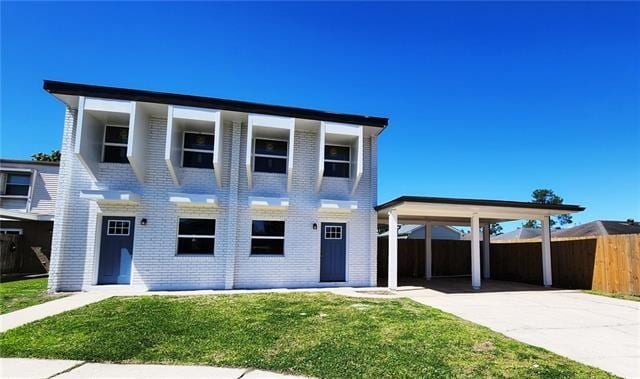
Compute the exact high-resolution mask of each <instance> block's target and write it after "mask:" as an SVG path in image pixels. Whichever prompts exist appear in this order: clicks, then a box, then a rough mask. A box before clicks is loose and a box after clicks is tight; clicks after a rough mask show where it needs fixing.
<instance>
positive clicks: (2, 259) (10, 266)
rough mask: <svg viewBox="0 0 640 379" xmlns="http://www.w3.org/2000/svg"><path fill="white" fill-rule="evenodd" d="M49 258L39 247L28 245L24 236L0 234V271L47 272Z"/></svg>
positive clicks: (19, 272)
mask: <svg viewBox="0 0 640 379" xmlns="http://www.w3.org/2000/svg"><path fill="white" fill-rule="evenodd" d="M48 269H49V260H48V258H47V257H46V256H45V255H44V254H43V253H42V251H41V248H40V247H30V246H28V244H27V243H26V242H25V240H24V236H22V235H17V234H0V273H2V274H37V273H44V272H47V271H48Z"/></svg>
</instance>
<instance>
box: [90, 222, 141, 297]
mask: <svg viewBox="0 0 640 379" xmlns="http://www.w3.org/2000/svg"><path fill="white" fill-rule="evenodd" d="M134 228H135V218H133V217H103V218H102V234H101V235H102V239H101V241H100V267H99V268H98V284H129V282H130V277H131V259H132V258H133V232H134Z"/></svg>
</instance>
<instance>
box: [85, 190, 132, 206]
mask: <svg viewBox="0 0 640 379" xmlns="http://www.w3.org/2000/svg"><path fill="white" fill-rule="evenodd" d="M80 198H81V199H86V200H89V201H94V202H96V203H98V204H113V205H132V204H138V203H139V202H140V195H138V194H137V193H134V192H131V191H108V190H84V191H80Z"/></svg>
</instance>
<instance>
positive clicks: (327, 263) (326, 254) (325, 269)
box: [320, 222, 347, 282]
mask: <svg viewBox="0 0 640 379" xmlns="http://www.w3.org/2000/svg"><path fill="white" fill-rule="evenodd" d="M320 232H321V233H322V236H321V244H320V281H321V282H344V281H345V280H346V267H347V224H344V223H335V222H323V223H322V226H321V230H320Z"/></svg>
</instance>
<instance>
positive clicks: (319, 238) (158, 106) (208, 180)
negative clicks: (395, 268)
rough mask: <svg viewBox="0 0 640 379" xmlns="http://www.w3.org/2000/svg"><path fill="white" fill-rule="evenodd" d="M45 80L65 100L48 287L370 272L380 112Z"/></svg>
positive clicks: (283, 282) (371, 279)
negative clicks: (373, 114) (351, 112)
mask: <svg viewBox="0 0 640 379" xmlns="http://www.w3.org/2000/svg"><path fill="white" fill-rule="evenodd" d="M44 88H45V90H46V91H48V92H50V93H51V94H52V95H54V96H55V97H56V98H58V99H59V100H61V101H62V102H63V103H64V104H65V106H66V107H67V109H66V118H65V125H64V133H63V140H62V151H61V152H62V162H61V170H60V185H59V188H60V190H59V196H58V203H57V207H56V224H55V227H54V234H53V256H52V262H51V264H52V267H51V272H50V281H49V286H50V288H51V289H53V290H58V291H77V290H83V289H85V290H86V289H93V288H95V287H94V286H96V285H102V284H125V285H131V286H132V287H136V288H140V289H149V290H154V289H196V288H227V289H229V288H264V287H319V286H370V285H375V284H376V267H377V266H376V264H377V262H376V259H377V257H376V254H375V252H376V243H377V235H376V234H377V233H376V230H377V213H376V211H375V210H374V206H375V205H376V204H377V198H376V196H377V195H376V194H377V146H376V144H377V142H376V141H377V137H378V134H379V133H380V132H381V131H382V130H383V128H384V127H385V126H386V125H387V119H386V118H379V117H367V116H358V115H349V114H338V113H331V112H323V111H316V110H311V109H301V108H291V107H284V106H274V105H265V104H256V103H249V102H242V101H232V100H222V99H215V98H204V97H196V96H188V95H175V94H166V93H157V92H149V91H140V90H129V89H121V88H111V87H100V86H92V85H81V84H72V83H63V82H52V81H45V84H44Z"/></svg>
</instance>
